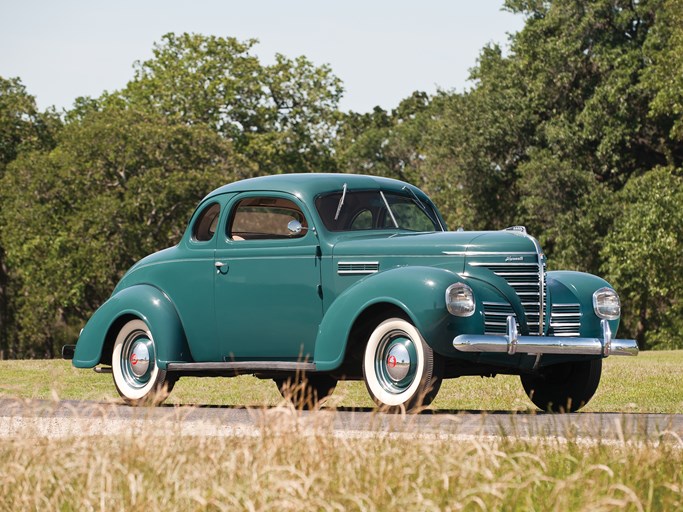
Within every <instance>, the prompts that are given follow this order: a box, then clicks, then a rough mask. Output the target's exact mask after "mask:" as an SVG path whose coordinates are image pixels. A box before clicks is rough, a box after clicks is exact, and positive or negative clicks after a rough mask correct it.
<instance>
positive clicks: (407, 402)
mask: <svg viewBox="0 0 683 512" xmlns="http://www.w3.org/2000/svg"><path fill="white" fill-rule="evenodd" d="M442 376H443V361H442V359H441V357H440V356H439V355H438V354H436V353H434V351H433V350H432V348H431V347H430V346H429V345H427V343H426V342H425V341H424V339H423V338H422V335H421V334H420V332H419V331H418V330H417V328H416V327H415V326H414V325H413V324H411V323H410V322H408V321H407V320H404V319H403V318H389V319H387V320H384V321H383V322H381V323H380V324H379V325H377V327H375V329H374V330H373V331H372V333H371V334H370V337H369V338H368V342H367V345H366V347H365V354H364V356H363V377H364V379H365V385H366V387H367V388H368V392H369V393H370V396H371V397H372V398H373V400H374V401H375V403H377V404H378V405H379V406H380V407H385V408H387V409H388V410H390V411H400V410H407V411H410V410H414V409H417V408H419V407H421V406H426V405H429V403H431V401H432V400H433V399H434V397H435V396H436V394H437V393H438V391H439V388H440V387H441V379H442Z"/></svg>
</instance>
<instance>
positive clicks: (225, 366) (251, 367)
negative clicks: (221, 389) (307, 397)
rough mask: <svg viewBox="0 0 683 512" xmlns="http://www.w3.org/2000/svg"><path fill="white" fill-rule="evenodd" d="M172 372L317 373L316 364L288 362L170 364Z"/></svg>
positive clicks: (169, 368) (169, 367)
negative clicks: (274, 371)
mask: <svg viewBox="0 0 683 512" xmlns="http://www.w3.org/2000/svg"><path fill="white" fill-rule="evenodd" d="M167 368H168V371H170V372H194V371H221V370H235V371H242V372H244V371H268V370H279V371H309V372H314V371H315V369H316V368H315V363H290V362H286V361H232V362H205V363H168V365H167Z"/></svg>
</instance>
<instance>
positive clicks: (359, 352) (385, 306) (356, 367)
mask: <svg viewBox="0 0 683 512" xmlns="http://www.w3.org/2000/svg"><path fill="white" fill-rule="evenodd" d="M393 317H396V318H403V319H404V320H408V321H410V317H409V316H408V314H407V313H406V312H405V311H404V310H403V309H401V308H400V307H398V306H396V305H395V304H390V303H388V302H381V303H379V304H373V305H372V306H370V307H368V308H367V309H365V310H364V311H363V312H362V313H361V314H360V315H359V316H358V318H356V321H355V322H354V323H353V326H352V327H351V331H350V332H349V339H348V340H347V344H346V353H345V354H344V362H343V363H342V368H343V373H345V374H346V375H347V376H348V377H356V378H361V377H362V375H363V369H362V363H363V353H364V352H365V344H366V343H367V341H368V337H369V336H370V333H371V332H372V331H373V330H374V328H375V327H377V325H378V324H379V323H380V322H382V321H384V320H386V319H387V318H393Z"/></svg>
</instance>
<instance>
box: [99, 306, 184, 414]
mask: <svg viewBox="0 0 683 512" xmlns="http://www.w3.org/2000/svg"><path fill="white" fill-rule="evenodd" d="M111 363H112V364H111V366H112V374H113V376H114V385H115V386H116V390H117V391H118V393H119V395H121V398H123V400H124V401H125V402H126V403H127V404H129V405H142V404H159V403H161V402H162V401H163V400H164V399H166V397H167V396H168V393H170V391H171V389H172V388H173V384H174V379H171V378H168V376H167V373H166V370H162V369H160V368H159V366H158V365H157V358H156V345H155V342H154V338H153V336H152V332H151V330H150V329H149V327H148V326H147V324H146V323H145V322H143V321H142V320H139V319H134V320H129V321H128V322H126V323H125V324H124V325H123V327H121V330H120V331H119V333H118V335H117V336H116V340H115V341H114V348H113V351H112V358H111Z"/></svg>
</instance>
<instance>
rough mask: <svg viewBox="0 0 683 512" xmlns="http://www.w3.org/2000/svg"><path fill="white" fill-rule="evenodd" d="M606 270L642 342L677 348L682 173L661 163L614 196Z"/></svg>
mask: <svg viewBox="0 0 683 512" xmlns="http://www.w3.org/2000/svg"><path fill="white" fill-rule="evenodd" d="M617 200H618V202H617V204H616V205H615V206H616V207H617V208H618V209H619V212H620V213H619V215H618V216H617V217H616V218H615V220H614V227H613V229H612V230H611V231H610V232H609V234H608V235H607V236H606V237H605V240H604V246H603V248H602V254H603V258H604V260H605V264H604V268H605V270H606V271H607V273H608V274H609V275H610V276H611V278H612V279H613V280H614V282H616V283H619V284H620V287H619V291H620V292H621V295H622V300H624V302H625V307H624V310H625V311H624V316H623V321H624V323H625V325H626V326H627V328H628V329H629V331H630V332H632V333H634V334H635V336H636V339H637V340H638V342H639V344H640V345H641V346H649V347H658V348H666V349H672V348H680V346H681V342H680V336H681V333H682V332H683V279H682V278H681V276H683V257H681V248H683V208H682V207H683V173H682V172H681V169H678V170H677V171H675V170H673V169H671V168H667V167H663V168H658V169H654V170H652V171H650V172H648V173H647V174H645V175H643V176H640V177H638V178H635V179H633V180H631V181H629V183H628V184H627V185H626V187H624V189H623V190H622V191H621V192H620V193H619V194H617Z"/></svg>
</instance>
